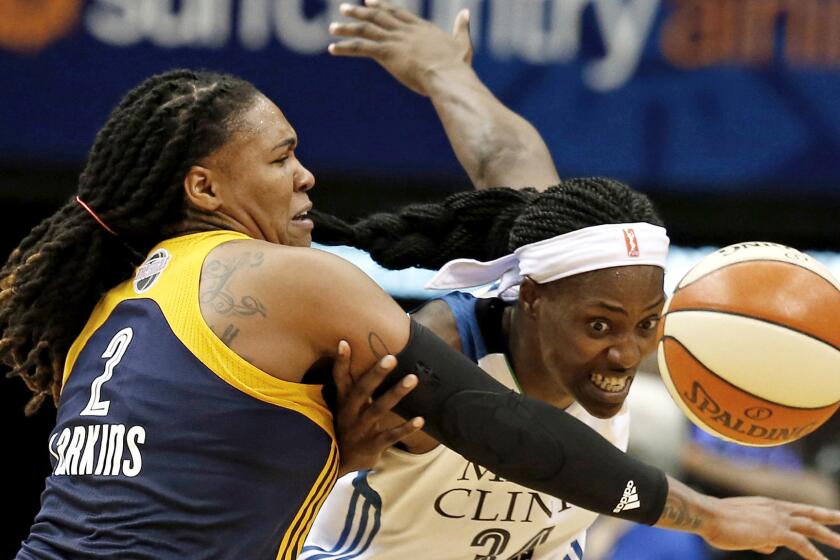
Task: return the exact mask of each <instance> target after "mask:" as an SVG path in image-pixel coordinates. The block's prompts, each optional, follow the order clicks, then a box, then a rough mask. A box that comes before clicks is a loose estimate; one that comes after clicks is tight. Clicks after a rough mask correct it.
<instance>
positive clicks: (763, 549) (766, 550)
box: [753, 546, 779, 554]
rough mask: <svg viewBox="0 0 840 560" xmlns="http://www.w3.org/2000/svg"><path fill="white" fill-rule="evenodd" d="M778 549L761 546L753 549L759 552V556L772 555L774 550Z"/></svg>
mask: <svg viewBox="0 0 840 560" xmlns="http://www.w3.org/2000/svg"><path fill="white" fill-rule="evenodd" d="M777 548H779V547H778V546H762V547H759V548H754V549H753V550H755V551H756V552H760V553H761V554H773V553H774V552H776V549H777Z"/></svg>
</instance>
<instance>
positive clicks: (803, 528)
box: [790, 517, 840, 548]
mask: <svg viewBox="0 0 840 560" xmlns="http://www.w3.org/2000/svg"><path fill="white" fill-rule="evenodd" d="M790 528H791V529H793V530H794V531H796V532H797V533H801V534H803V535H805V536H806V537H809V538H812V539H814V540H815V541H819V542H821V543H823V544H827V545H829V546H833V547H834V548H840V534H837V533H836V532H834V531H832V530H831V529H829V528H828V527H826V526H825V525H821V524H819V523H817V522H816V521H812V520H811V519H808V518H806V517H795V518H794V520H793V521H792V522H791V524H790Z"/></svg>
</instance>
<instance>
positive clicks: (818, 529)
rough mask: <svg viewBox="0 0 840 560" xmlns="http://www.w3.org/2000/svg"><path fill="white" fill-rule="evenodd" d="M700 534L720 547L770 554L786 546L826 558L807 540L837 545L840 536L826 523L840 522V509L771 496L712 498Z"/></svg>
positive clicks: (816, 559) (813, 557) (815, 558)
mask: <svg viewBox="0 0 840 560" xmlns="http://www.w3.org/2000/svg"><path fill="white" fill-rule="evenodd" d="M712 511H713V512H714V513H713V515H712V516H711V519H710V520H709V522H708V524H705V527H701V528H700V531H699V534H700V535H701V536H702V537H703V538H704V539H706V541H707V542H708V543H709V544H710V545H712V546H714V547H715V548H720V549H723V550H746V549H752V550H755V551H757V552H762V553H764V554H770V553H771V552H773V551H775V550H776V548H778V547H780V546H784V547H787V548H789V549H791V550H792V551H794V552H796V553H797V554H799V555H800V556H801V557H802V558H806V559H808V560H827V559H826V557H825V556H824V555H823V554H822V553H821V552H820V551H819V550H817V548H816V547H815V546H814V545H813V544H812V543H811V542H810V541H809V540H808V539H813V540H815V541H819V542H821V543H824V544H827V545H829V546H832V547H834V548H840V535H838V534H837V533H835V532H834V531H832V530H830V529H829V528H828V527H826V526H825V525H837V524H840V512H837V511H834V510H830V509H825V508H821V507H816V506H807V505H803V504H797V503H793V502H783V501H780V500H772V499H770V498H758V497H753V498H726V499H722V500H715V504H714V507H713V510H712Z"/></svg>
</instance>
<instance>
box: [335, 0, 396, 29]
mask: <svg viewBox="0 0 840 560" xmlns="http://www.w3.org/2000/svg"><path fill="white" fill-rule="evenodd" d="M338 11H339V12H341V15H343V16H347V17H351V18H354V19H358V20H362V21H367V22H370V23H372V24H374V25H378V26H379V27H381V28H383V29H388V30H392V29H395V28H396V27H398V26H399V25H400V23H401V21H400V20H399V19H397V18H395V17H394V16H393V15H391V13H390V12H389V11H388V10H382V9H380V8H368V7H366V6H355V5H353V4H342V5H341V6H340V7H339V9H338Z"/></svg>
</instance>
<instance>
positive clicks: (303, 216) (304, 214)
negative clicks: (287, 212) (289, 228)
mask: <svg viewBox="0 0 840 560" xmlns="http://www.w3.org/2000/svg"><path fill="white" fill-rule="evenodd" d="M307 219H309V211H308V210H307V211H304V212H300V213H299V214H295V215H294V216H293V217H292V221H300V220H307Z"/></svg>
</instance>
